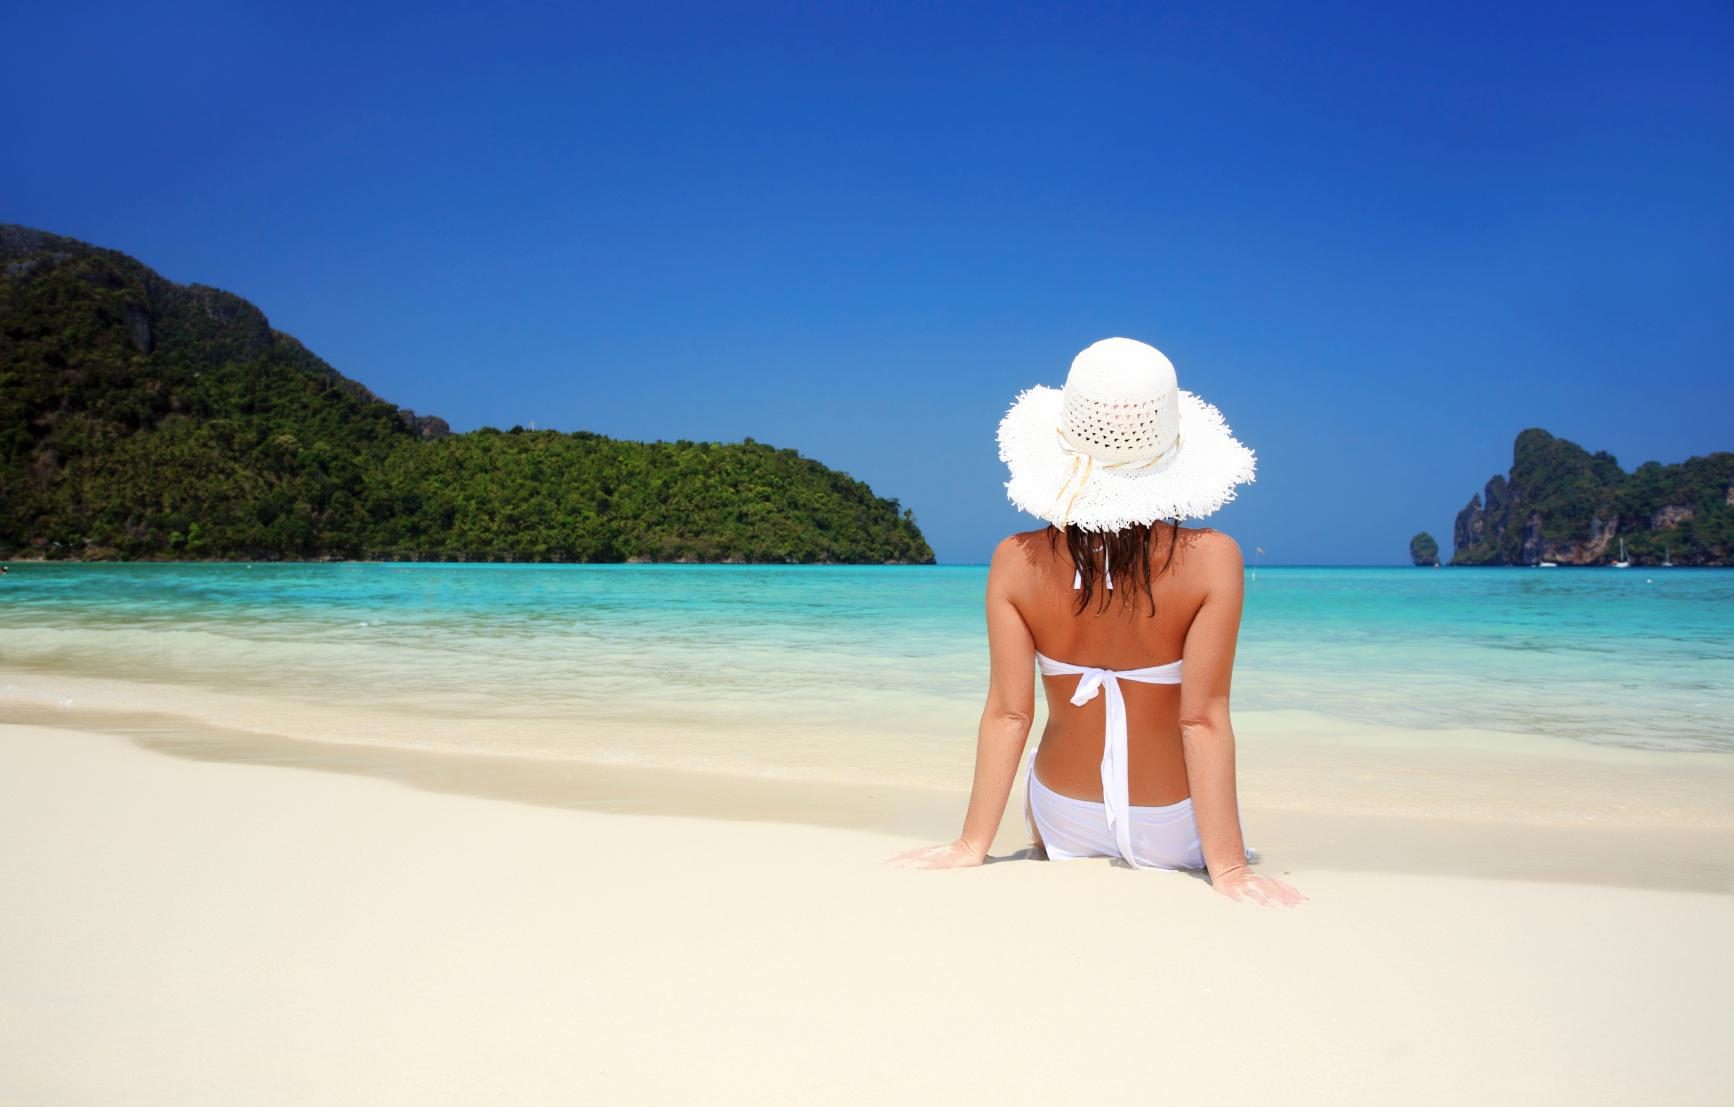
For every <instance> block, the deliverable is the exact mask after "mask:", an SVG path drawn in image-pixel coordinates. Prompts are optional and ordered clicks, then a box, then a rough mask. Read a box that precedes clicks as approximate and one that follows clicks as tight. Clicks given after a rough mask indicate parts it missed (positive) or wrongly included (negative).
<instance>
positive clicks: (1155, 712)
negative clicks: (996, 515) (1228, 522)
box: [1008, 527, 1240, 806]
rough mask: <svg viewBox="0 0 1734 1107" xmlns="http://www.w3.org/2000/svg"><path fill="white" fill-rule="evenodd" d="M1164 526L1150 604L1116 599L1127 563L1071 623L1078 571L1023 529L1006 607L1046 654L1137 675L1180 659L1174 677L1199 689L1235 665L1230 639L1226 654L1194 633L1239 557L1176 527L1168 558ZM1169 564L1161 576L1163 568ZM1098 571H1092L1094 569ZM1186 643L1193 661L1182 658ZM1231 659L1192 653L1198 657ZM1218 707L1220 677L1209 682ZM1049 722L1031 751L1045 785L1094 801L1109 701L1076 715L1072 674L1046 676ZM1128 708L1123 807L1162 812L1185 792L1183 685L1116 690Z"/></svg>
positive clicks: (1039, 533) (1154, 556)
mask: <svg viewBox="0 0 1734 1107" xmlns="http://www.w3.org/2000/svg"><path fill="white" fill-rule="evenodd" d="M1170 533H1171V528H1168V527H1159V528H1155V538H1154V540H1153V541H1152V542H1151V566H1150V572H1151V577H1152V579H1151V587H1152V589H1153V596H1154V599H1155V607H1156V613H1155V615H1154V616H1152V615H1151V613H1150V599H1151V597H1150V596H1146V595H1145V594H1144V592H1143V591H1142V589H1139V590H1138V592H1137V594H1136V596H1135V597H1134V598H1133V602H1132V603H1130V604H1127V603H1126V602H1125V601H1124V600H1123V599H1122V597H1123V596H1125V595H1127V594H1128V592H1129V591H1130V589H1129V588H1128V585H1127V583H1126V582H1127V581H1128V580H1129V579H1130V577H1131V575H1132V572H1131V566H1125V567H1120V566H1113V567H1112V568H1113V569H1114V570H1115V572H1114V576H1115V577H1116V578H1117V579H1118V581H1119V582H1120V583H1119V585H1118V586H1117V587H1116V588H1115V589H1114V590H1112V591H1109V592H1108V593H1107V596H1108V602H1107V604H1106V605H1105V607H1104V605H1103V603H1102V596H1101V590H1102V587H1103V586H1102V583H1101V580H1100V579H1099V578H1098V581H1097V585H1096V588H1097V594H1096V595H1094V596H1092V597H1091V600H1090V604H1089V606H1088V607H1087V608H1086V609H1085V610H1084V612H1083V613H1082V614H1074V611H1075V609H1076V605H1077V599H1078V595H1079V593H1078V592H1077V591H1076V590H1074V589H1073V587H1072V582H1073V572H1074V570H1075V568H1076V566H1075V565H1074V564H1073V562H1072V558H1071V554H1070V552H1069V551H1068V549H1067V547H1066V544H1065V543H1064V542H1063V541H1058V542H1053V543H1051V544H1050V542H1049V538H1048V532H1047V531H1046V530H1036V531H1026V532H1023V533H1020V534H1016V535H1013V536H1012V537H1011V539H1009V540H1008V542H1009V543H1010V544H1014V545H1015V546H1016V548H1017V551H1018V553H1019V555H1020V556H1019V558H1018V559H1017V564H1018V566H1019V568H1018V572H1017V574H1016V576H1015V577H1014V579H1013V580H1011V581H1009V582H1008V586H1009V587H1008V592H1009V598H1010V600H1011V602H1012V604H1013V606H1015V607H1016V609H1017V612H1018V614H1019V615H1020V616H1021V617H1022V618H1023V621H1024V624H1025V625H1026V626H1027V627H1028V629H1029V633H1030V636H1031V638H1032V639H1033V640H1034V644H1035V648H1036V649H1037V650H1038V651H1040V652H1041V653H1043V654H1046V655H1047V656H1048V657H1051V658H1054V659H1056V660H1059V661H1067V662H1071V663H1073V664H1077V665H1092V666H1099V667H1101V668H1108V669H1135V668H1142V667H1144V666H1149V665H1161V664H1166V663H1168V662H1171V661H1175V660H1177V659H1181V658H1184V659H1185V666H1184V667H1183V675H1182V680H1183V681H1185V680H1187V679H1188V677H1189V676H1190V675H1191V674H1193V673H1194V672H1196V673H1197V678H1198V680H1199V681H1206V680H1209V679H1211V677H1212V673H1211V671H1212V670H1221V669H1224V668H1225V667H1231V666H1232V663H1233V656H1232V655H1233V648H1234V641H1233V637H1232V635H1230V636H1229V637H1228V641H1227V643H1226V647H1224V646H1223V645H1221V644H1220V643H1219V642H1218V641H1217V639H1218V638H1220V637H1221V636H1220V635H1215V636H1212V635H1206V634H1193V633H1192V632H1193V630H1194V623H1195V621H1196V619H1197V616H1198V614H1199V611H1200V609H1201V608H1202V606H1203V605H1204V603H1205V602H1206V600H1207V598H1208V597H1209V596H1210V594H1211V591H1212V588H1213V585H1216V584H1218V583H1219V582H1221V581H1222V580H1223V579H1224V572H1225V570H1226V569H1228V568H1229V567H1230V566H1229V565H1227V564H1225V563H1226V562H1230V561H1231V562H1232V563H1233V564H1232V568H1233V571H1234V573H1235V581H1236V582H1238V574H1239V571H1240V569H1239V563H1240V552H1239V547H1238V546H1236V545H1235V544H1234V542H1233V540H1232V539H1230V538H1229V537H1228V536H1227V535H1224V534H1222V533H1220V532H1218V531H1214V530H1209V529H1202V528H1200V529H1193V528H1187V527H1182V528H1180V530H1179V536H1178V539H1177V541H1176V543H1175V545H1174V551H1173V559H1172V561H1171V562H1170V561H1169V546H1170V537H1169V535H1170ZM1165 563H1167V568H1166V569H1165V570H1164V569H1163V566H1164V564H1165ZM1098 568H1099V564H1098ZM1233 598H1234V612H1233V615H1234V621H1235V623H1236V625H1238V621H1239V603H1238V600H1239V597H1238V594H1236V595H1235V596H1234V597H1233ZM1189 637H1190V638H1191V648H1192V650H1193V656H1187V655H1186V651H1187V649H1188V639H1189ZM1224 648H1225V649H1226V652H1227V654H1228V656H1227V657H1226V658H1224V657H1221V656H1199V654H1201V653H1206V652H1208V653H1211V654H1220V653H1221V652H1222V651H1223V649H1224ZM1216 679H1217V680H1220V681H1221V683H1222V692H1223V698H1224V699H1226V690H1227V689H1226V679H1227V677H1226V672H1225V671H1224V672H1221V673H1219V674H1217V675H1216ZM1042 680H1043V684H1044V687H1045V689H1046V692H1047V702H1048V723H1047V727H1046V729H1045V730H1043V732H1042V737H1041V742H1040V745H1039V747H1038V749H1037V751H1036V762H1035V771H1036V775H1037V776H1039V777H1040V778H1041V780H1042V783H1044V784H1046V785H1047V786H1048V787H1049V788H1051V789H1053V790H1054V791H1056V792H1059V793H1061V794H1062V795H1067V796H1071V797H1074V798H1076V799H1085V800H1094V801H1100V800H1101V799H1102V776H1101V773H1102V769H1101V763H1102V741H1103V737H1102V736H1103V729H1104V714H1103V713H1104V712H1105V710H1106V703H1105V697H1102V696H1097V697H1096V698H1094V699H1092V700H1090V701H1089V702H1088V703H1086V704H1084V705H1083V706H1082V707H1077V706H1074V705H1073V704H1072V703H1071V694H1072V690H1073V688H1074V687H1075V686H1076V684H1077V677H1075V676H1054V677H1043V678H1042ZM1121 690H1122V693H1123V694H1124V696H1125V699H1126V714H1127V739H1128V748H1129V787H1130V799H1131V802H1132V803H1133V804H1134V805H1136V806H1164V805H1167V804H1172V803H1178V802H1180V801H1181V800H1183V799H1185V798H1187V796H1188V795H1190V788H1189V786H1188V783H1187V775H1186V760H1185V757H1184V754H1183V751H1182V743H1181V719H1182V712H1183V709H1184V704H1183V699H1184V698H1185V697H1186V693H1185V691H1184V685H1173V684H1143V683H1136V682H1132V681H1126V682H1123V684H1122V689H1121Z"/></svg>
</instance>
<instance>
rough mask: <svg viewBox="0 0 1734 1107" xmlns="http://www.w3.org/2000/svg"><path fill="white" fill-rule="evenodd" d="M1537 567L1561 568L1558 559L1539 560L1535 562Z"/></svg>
mask: <svg viewBox="0 0 1734 1107" xmlns="http://www.w3.org/2000/svg"><path fill="white" fill-rule="evenodd" d="M1535 567H1536V568H1537V569H1557V568H1559V562H1557V561H1537V562H1536V563H1535Z"/></svg>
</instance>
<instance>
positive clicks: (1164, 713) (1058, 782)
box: [890, 527, 1306, 906]
mask: <svg viewBox="0 0 1734 1107" xmlns="http://www.w3.org/2000/svg"><path fill="white" fill-rule="evenodd" d="M1050 537H1051V536H1050V535H1049V533H1048V530H1047V529H1045V528H1044V529H1043V530H1034V531H1024V532H1022V533H1019V534H1014V535H1012V536H1011V537H1009V538H1007V539H1005V540H1004V541H1002V542H1001V543H1000V544H999V546H998V547H997V548H996V549H995V550H994V554H993V562H992V564H991V565H990V567H989V569H988V577H987V638H988V652H989V655H990V659H991V672H990V675H989V679H988V692H987V704H986V706H985V707H984V708H983V710H982V715H981V726H980V729H979V730H978V732H977V735H976V755H975V781H974V784H973V786H972V788H971V790H970V797H969V809H968V811H967V813H966V814H965V816H964V821H963V831H962V833H961V834H959V835H958V837H957V838H956V840H954V841H951V842H947V843H945V844H944V845H938V846H927V847H924V848H921V849H915V850H910V851H908V852H906V853H901V854H898V855H897V856H896V857H893V858H891V859H890V863H892V864H895V865H898V866H901V867H909V868H930V869H937V868H962V867H966V866H972V865H980V864H982V863H983V862H985V861H986V860H987V851H988V848H989V846H990V845H991V843H992V842H993V838H994V834H995V833H996V832H997V830H998V829H999V824H1000V819H1001V817H1002V816H1003V815H1004V814H1005V807H1006V803H1007V801H1008V800H1009V799H1010V797H1011V790H1012V786H1013V784H1014V783H1015V780H1016V777H1017V771H1018V766H1019V765H1020V763H1021V762H1022V760H1023V755H1024V750H1025V748H1026V746H1027V745H1028V741H1029V734H1030V727H1031V725H1032V723H1033V721H1034V719H1035V682H1036V664H1035V654H1036V651H1037V650H1038V649H1039V650H1040V651H1041V652H1042V653H1044V654H1046V655H1047V656H1049V657H1053V658H1057V659H1059V660H1062V661H1070V662H1072V663H1074V664H1079V665H1096V666H1101V667H1103V668H1108V669H1136V668H1142V667H1144V666H1147V665H1161V664H1166V663H1168V662H1170V661H1174V660H1175V659H1177V658H1178V659H1184V661H1185V664H1184V666H1183V667H1182V678H1181V683H1180V684H1179V685H1172V684H1141V683H1138V682H1135V681H1124V682H1122V683H1121V690H1122V692H1123V693H1124V695H1125V700H1126V715H1127V720H1128V732H1127V736H1128V747H1129V753H1130V774H1129V775H1130V780H1129V790H1130V793H1131V802H1132V804H1133V805H1134V806H1140V807H1142V806H1166V805H1168V804H1173V803H1179V802H1180V801H1181V800H1183V799H1185V798H1187V797H1188V796H1190V797H1192V809H1193V815H1194V817H1195V818H1196V819H1197V820H1198V832H1199V839H1200V841H1201V842H1202V844H1203V847H1204V863H1205V866H1206V868H1208V870H1209V873H1210V884H1211V886H1212V887H1213V888H1215V889H1216V890H1217V891H1218V892H1221V893H1222V894H1224V895H1226V896H1228V897H1230V898H1231V899H1236V900H1247V901H1251V902H1254V903H1262V904H1266V905H1281V906H1293V905H1294V904H1296V903H1300V902H1302V901H1303V900H1305V899H1306V897H1305V896H1303V895H1302V894H1301V893H1300V892H1298V891H1296V890H1295V889H1294V888H1293V887H1291V886H1289V885H1288V884H1286V883H1284V882H1283V881H1281V880H1278V879H1276V878H1275V877H1270V876H1264V875H1262V874H1259V873H1255V872H1253V871H1252V870H1251V868H1250V867H1248V865H1247V863H1246V849H1245V843H1244V842H1243V841H1242V840H1241V833H1240V808H1239V803H1238V799H1237V791H1236V787H1235V770H1234V728H1233V725H1232V724H1231V722H1230V719H1229V710H1228V700H1229V685H1230V681H1231V678H1232V676H1233V672H1234V651H1235V645H1236V642H1237V640H1238V638H1239V634H1240V613H1241V605H1242V601H1243V596H1244V588H1245V584H1244V580H1245V578H1244V562H1243V561H1242V559H1241V554H1240V547H1239V546H1238V545H1237V544H1236V543H1235V541H1234V539H1232V538H1230V537H1229V536H1228V535H1226V534H1223V533H1221V532H1220V531H1215V530H1210V529H1208V528H1196V529H1195V528H1188V527H1181V528H1179V529H1178V531H1175V530H1173V529H1172V528H1169V527H1160V528H1157V529H1156V534H1155V537H1154V539H1153V541H1152V542H1151V558H1152V568H1151V572H1152V577H1153V580H1152V586H1153V591H1152V593H1150V594H1146V593H1144V592H1142V591H1141V590H1136V594H1135V595H1134V594H1133V593H1134V591H1135V590H1134V589H1131V588H1127V587H1126V586H1125V585H1124V584H1122V583H1121V582H1122V581H1124V580H1126V579H1127V578H1129V577H1131V576H1132V574H1131V573H1130V572H1129V571H1128V570H1129V568H1130V567H1129V566H1128V567H1124V568H1121V567H1116V571H1115V573H1114V576H1115V582H1116V584H1115V589H1114V590H1113V591H1108V592H1106V596H1107V598H1108V601H1107V604H1106V606H1105V608H1104V605H1103V604H1102V603H1101V602H1100V600H1099V599H1097V600H1092V602H1091V603H1090V605H1089V606H1088V608H1086V610H1085V611H1084V612H1083V613H1081V614H1080V613H1077V612H1076V601H1077V596H1078V593H1077V592H1076V591H1074V590H1073V588H1072V578H1073V570H1074V569H1075V568H1076V566H1075V565H1074V563H1073V562H1072V559H1071V555H1070V553H1069V552H1068V550H1067V548H1066V544H1065V543H1064V542H1059V543H1057V544H1056V543H1054V542H1052V541H1050ZM1171 543H1172V544H1173V546H1174V549H1173V557H1172V560H1170V559H1169V546H1170V544H1171ZM1164 566H1165V568H1164ZM1158 570H1162V571H1160V572H1159V573H1158ZM1098 587H1099V586H1098ZM1152 599H1154V601H1155V607H1156V613H1155V614H1154V615H1151V613H1150V601H1151V600H1152ZM1042 679H1043V680H1045V681H1047V682H1048V683H1047V686H1046V689H1045V691H1046V694H1047V701H1048V706H1049V712H1048V725H1047V727H1046V729H1045V730H1044V731H1043V732H1042V740H1041V744H1040V746H1039V748H1038V749H1037V750H1036V759H1035V770H1036V775H1037V776H1039V777H1041V779H1042V782H1043V783H1044V784H1046V785H1047V786H1048V787H1049V788H1052V789H1053V790H1054V791H1056V792H1058V793H1060V794H1061V795H1065V796H1072V797H1074V798H1076V799H1083V800H1091V801H1093V802H1097V803H1099V802H1101V799H1102V778H1101V762H1102V731H1103V726H1104V716H1103V712H1104V711H1105V710H1106V700H1107V697H1105V696H1097V697H1096V698H1094V699H1092V700H1090V701H1089V702H1088V703H1086V704H1085V705H1084V706H1082V707H1074V706H1073V705H1072V703H1071V695H1072V688H1073V686H1074V685H1075V684H1076V683H1077V677H1075V676H1057V677H1043V678H1042ZM1026 814H1027V807H1026ZM1030 821H1031V822H1032V823H1033V820H1030ZM1036 849H1037V851H1038V853H1039V852H1040V851H1041V849H1042V844H1041V842H1040V841H1039V840H1037V842H1036ZM1044 856H1045V854H1044Z"/></svg>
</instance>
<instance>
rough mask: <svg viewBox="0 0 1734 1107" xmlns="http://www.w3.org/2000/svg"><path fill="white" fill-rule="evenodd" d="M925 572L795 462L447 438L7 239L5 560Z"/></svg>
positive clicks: (100, 272) (659, 447) (0, 541)
mask: <svg viewBox="0 0 1734 1107" xmlns="http://www.w3.org/2000/svg"><path fill="white" fill-rule="evenodd" d="M20 554H39V555H41V556H46V557H67V558H189V559H197V558H210V559H229V558H244V559H248V560H265V559H274V558H284V559H299V558H355V559H389V560H399V559H415V560H424V559H425V560H476V561H625V560H659V561H680V560H693V561H777V562H818V561H846V562H931V561H932V560H933V551H932V549H931V548H930V547H929V546H928V544H927V542H926V540H925V539H923V538H922V536H921V532H920V530H919V529H918V528H917V527H916V525H915V520H914V516H913V514H912V513H911V512H909V511H907V510H903V509H902V508H901V507H900V505H899V504H898V502H897V501H896V500H894V499H884V498H881V497H878V496H875V495H874V494H873V492H872V490H871V489H869V488H868V487H867V486H866V485H865V484H863V483H862V482H860V481H857V480H854V479H852V478H850V477H849V476H847V475H846V474H843V473H839V472H836V471H834V470H831V469H828V468H826V467H825V466H823V465H821V464H820V463H818V462H817V461H813V460H811V459H808V458H804V457H801V456H800V455H799V454H797V453H796V452H795V451H794V450H788V449H775V448H773V447H771V446H767V445H764V444H762V443H758V442H754V441H753V440H752V439H750V438H749V439H747V440H745V441H744V442H740V443H731V444H719V443H711V442H689V441H678V442H627V441H620V440H616V439H609V438H605V437H603V436H601V435H596V434H590V433H587V432H576V433H571V434H564V433H559V432H554V431H523V430H521V428H516V427H514V428H512V430H511V431H499V430H494V429H491V428H484V429H482V430H479V431H474V432H471V433H468V434H452V433H451V432H450V430H449V428H448V427H447V426H446V424H445V422H444V421H443V420H440V419H438V418H435V417H431V416H422V415H417V414H416V413H414V412H412V411H409V410H408V409H403V408H398V407H395V406H394V405H392V404H389V403H386V402H385V401H383V400H381V399H380V398H379V397H378V396H376V395H374V394H373V393H372V392H370V391H369V390H368V389H367V388H365V387H364V386H362V385H360V384H358V383H357V382H355V381H353V380H350V379H348V378H347V377H344V376H343V375H342V374H340V373H338V372H337V371H336V370H335V369H333V368H332V367H331V366H329V365H327V364H326V363H325V362H323V361H321V360H320V359H319V358H318V357H316V356H315V355H314V354H313V353H312V352H310V351H309V350H307V349H306V348H305V347H303V346H302V345H301V344H300V343H299V342H298V341H296V340H295V339H294V338H291V337H290V336H288V335H286V334H283V333H281V332H279V331H276V330H273V329H272V328H271V327H270V325H269V323H268V322H267V321H266V318H265V316H264V314H263V313H262V312H260V311H259V309H258V308H256V307H254V306H253V305H252V304H250V303H248V302H247V301H245V300H242V299H241V298H240V297H237V296H234V295H231V294H230V293H227V292H223V291H221V290H219V289H214V288H209V287H206V286H202V285H185V286H183V285H178V284H174V283H173V282H170V281H168V280H165V279H164V278H163V277H161V276H159V275H158V274H156V273H155V272H153V271H152V270H150V269H149V268H147V267H145V266H144V265H142V264H141V263H139V262H138V261H136V260H134V259H132V258H129V257H127V256H126V255H124V254H121V253H118V252H115V251H112V250H104V249H100V248H97V247H93V246H90V245H88V244H86V243H82V242H78V241H76V240H73V239H68V238H63V237H60V236H57V235H50V234H47V233H44V232H41V231H35V230H31V229H28V228H24V227H17V226H8V225H0V555H10V556H17V555H20Z"/></svg>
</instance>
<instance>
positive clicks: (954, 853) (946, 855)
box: [885, 838, 987, 869]
mask: <svg viewBox="0 0 1734 1107" xmlns="http://www.w3.org/2000/svg"><path fill="white" fill-rule="evenodd" d="M986 860H987V853H986V851H984V850H978V849H976V848H975V847H974V846H972V845H970V844H969V843H967V842H965V841H964V840H963V839H962V838H959V839H958V840H957V841H955V842H947V843H946V844H945V845H943V846H922V847H921V848H920V849H912V850H908V851H906V852H904V853H900V854H898V855H897V856H895V857H888V858H886V859H885V863H886V864H887V865H893V866H895V867H897V868H899V869H968V868H973V867H974V866H976V865H980V864H981V863H982V862H984V861H986Z"/></svg>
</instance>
